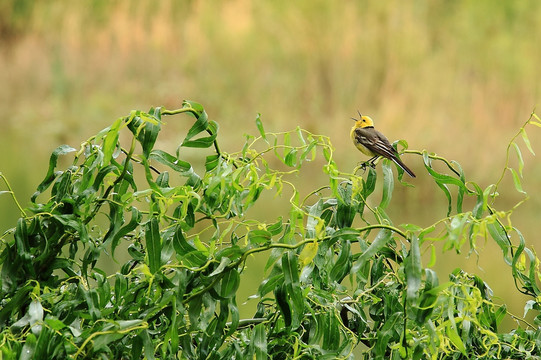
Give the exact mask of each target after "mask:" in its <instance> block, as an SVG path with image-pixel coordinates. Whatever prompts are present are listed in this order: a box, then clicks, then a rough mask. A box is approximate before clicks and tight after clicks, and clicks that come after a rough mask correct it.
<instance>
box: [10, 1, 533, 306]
mask: <svg viewBox="0 0 541 360" xmlns="http://www.w3.org/2000/svg"><path fill="white" fill-rule="evenodd" d="M540 18H541V2H538V1H534V0H525V1H511V0H508V1H489V0H470V1H431V2H425V1H411V2H401V1H390V2H380V1H334V2H331V1H322V0H301V1H295V2H289V1H283V0H280V1H267V2H262V1H251V0H233V1H196V0H194V1H173V0H161V1H151V0H140V1H137V2H133V1H127V0H120V1H114V2H113V1H106V0H100V1H86V2H76V1H70V2H65V1H30V0H3V1H2V3H1V4H0V69H1V70H0V82H1V84H2V86H1V87H0V112H1V117H0V154H1V157H0V171H1V172H2V173H3V174H4V175H6V176H7V178H8V179H9V180H10V182H11V184H12V186H13V188H14V190H15V191H16V194H17V197H18V199H19V201H20V202H21V203H22V204H23V205H24V204H26V203H27V202H28V199H29V197H30V195H31V194H32V193H33V191H34V190H35V187H36V186H37V184H38V183H39V182H40V181H41V179H42V177H43V176H44V174H45V172H46V169H47V166H48V158H49V155H50V152H51V151H52V150H53V149H54V148H55V147H56V146H58V145H60V144H64V143H66V144H69V145H71V146H74V147H77V146H78V144H79V143H80V142H81V141H83V140H85V139H87V138H88V137H90V136H92V135H93V134H95V133H96V132H97V131H99V130H101V129H102V128H104V127H106V126H108V125H109V124H110V123H111V122H112V121H113V120H114V119H116V118H118V117H119V116H123V115H126V114H128V113H129V111H130V110H132V109H140V110H145V111H146V110H148V108H150V107H151V106H161V105H163V106H165V107H166V108H168V109H175V108H178V107H180V104H181V101H182V100H183V99H191V100H194V101H197V102H200V103H202V104H203V106H204V107H205V108H206V110H207V113H208V114H209V117H210V118H211V119H213V120H216V121H218V123H219V124H220V134H221V135H220V136H221V137H220V138H219V139H220V141H221V147H222V149H223V150H224V151H225V152H233V151H237V150H239V146H240V145H239V144H241V143H242V142H243V134H244V133H252V134H256V133H257V130H256V128H255V125H254V119H255V116H256V114H257V113H258V112H260V113H261V114H262V119H263V121H264V124H265V128H266V130H267V131H286V130H292V129H294V128H295V127H296V126H300V127H302V128H305V129H307V130H309V131H312V132H314V133H320V134H325V135H328V136H330V138H331V140H332V142H333V144H334V146H335V148H336V152H335V154H336V161H337V163H338V165H339V167H340V168H341V169H342V170H343V171H351V170H352V169H353V167H354V166H355V165H356V164H357V163H358V162H359V161H361V160H366V158H364V157H363V155H362V154H360V153H359V152H357V151H356V150H355V149H354V147H353V145H352V144H351V143H350V139H349V129H350V128H351V126H352V125H353V122H352V121H351V120H350V117H352V116H356V113H357V110H360V111H361V112H362V113H363V114H366V115H370V116H371V117H372V118H373V119H374V120H375V123H376V127H377V128H378V129H379V130H381V131H382V132H383V133H385V134H386V135H387V137H389V139H390V140H391V141H394V140H396V139H406V140H407V141H408V143H409V146H410V148H411V149H418V150H423V149H427V150H428V151H430V152H435V153H438V154H439V155H441V156H444V157H446V158H448V159H450V160H456V161H458V162H459V163H460V164H461V165H462V166H463V168H464V170H465V172H466V176H467V178H468V179H470V180H472V181H475V182H478V183H479V184H480V185H481V186H483V187H486V186H488V185H489V184H491V183H494V182H496V181H497V179H498V177H499V176H500V174H501V171H502V169H503V166H504V163H505V151H506V147H507V144H508V141H509V139H510V138H511V137H512V136H513V135H514V134H515V133H516V131H517V130H518V129H519V128H520V126H521V124H522V123H524V122H525V121H526V120H527V119H528V117H529V115H530V113H531V112H532V110H533V109H534V108H535V106H536V105H537V104H539V103H540V100H541V46H540V44H541V27H539V26H538V24H539V19H540ZM169 121H177V120H169ZM187 126H188V125H187ZM528 133H529V136H530V139H531V141H532V146H533V148H534V150H535V151H536V152H537V153H541V129H538V128H534V127H531V128H528ZM181 136H182V135H181V134H178V133H175V132H172V131H168V129H167V126H166V127H165V128H164V131H163V133H162V134H161V138H162V139H161V141H166V142H167V141H169V142H171V143H175V141H180V139H181ZM523 149H524V152H523V155H524V157H525V161H526V167H525V170H524V177H525V179H524V183H523V185H524V188H525V190H526V191H527V192H529V194H530V196H531V199H530V200H529V201H528V202H527V203H526V204H525V205H523V206H522V207H520V208H519V209H518V210H517V211H516V212H515V214H514V217H513V224H514V225H516V226H517V227H518V228H519V229H521V231H522V232H523V233H524V235H525V236H526V239H527V241H528V243H529V245H530V246H533V247H536V246H538V245H537V244H538V239H537V231H539V229H538V227H539V222H538V219H539V214H540V210H541V195H539V193H538V189H539V188H541V181H540V180H541V165H540V162H539V161H538V158H536V157H532V156H530V155H529V154H528V153H527V150H526V149H525V147H523ZM403 160H404V162H406V164H408V166H409V167H411V168H412V169H413V170H414V171H415V172H416V173H417V178H416V179H414V180H407V181H409V182H411V183H413V184H415V186H416V188H404V187H401V186H398V185H397V186H396V188H395V194H394V197H393V200H392V202H391V205H390V210H389V213H390V215H391V216H392V218H393V219H395V223H396V224H400V223H404V222H408V223H415V224H419V225H422V226H428V225H429V224H431V223H433V222H435V221H437V220H438V219H440V218H443V217H444V216H445V212H446V200H445V197H444V196H443V193H441V192H440V190H438V189H437V188H436V186H434V184H433V183H432V181H431V180H430V177H429V176H428V174H427V173H426V171H425V170H424V168H423V165H422V159H421V158H420V157H418V156H413V155H406V156H404V157H403ZM3 186H4V185H3V184H2V185H0V191H1V190H5V188H4V187H3ZM500 194H501V196H500V198H499V200H498V202H497V206H498V207H499V208H500V209H504V210H505V209H508V208H510V207H511V206H513V205H514V204H515V203H516V202H517V201H519V200H520V199H521V196H520V195H519V194H518V193H517V192H516V191H515V190H514V188H513V185H512V181H510V179H507V181H506V182H504V185H503V187H502V188H500ZM269 199H272V198H269ZM465 210H467V209H465ZM18 216H19V214H18V212H17V209H16V207H15V205H14V203H13V202H12V200H11V199H10V198H9V197H8V196H6V195H2V196H0V232H3V231H5V230H6V229H8V228H10V227H13V226H14V225H15V221H16V219H17V217H18ZM479 246H480V247H481V248H485V249H484V250H482V251H483V252H482V254H481V257H480V259H479V261H478V259H477V258H476V257H475V256H471V257H470V258H469V259H466V254H465V253H464V254H461V255H458V256H457V255H456V254H452V253H445V254H441V253H438V266H439V269H440V272H439V275H440V280H441V281H444V280H445V279H446V274H447V272H448V271H451V270H452V269H454V268H455V267H457V266H462V267H464V268H465V269H467V270H468V271H471V272H475V273H476V274H478V275H479V276H481V277H482V278H483V279H485V280H487V281H488V283H489V284H490V285H491V286H492V288H493V289H494V291H495V295H496V296H498V297H501V298H502V301H505V302H508V303H510V304H511V310H512V311H513V312H514V313H516V315H519V316H520V315H522V308H523V305H524V300H525V299H523V298H520V297H517V296H515V295H511V294H515V293H516V292H515V291H514V289H512V288H513V283H512V279H511V277H510V270H509V268H507V266H506V265H505V264H504V263H503V261H502V260H501V254H500V252H499V249H498V247H497V246H495V245H494V244H492V243H490V242H489V243H486V244H485V243H483V242H482V241H481V242H480V243H479ZM466 251H467V249H466ZM259 275H261V274H259ZM254 281H257V283H258V281H259V278H258V279H255V280H254ZM240 302H242V299H241V300H240Z"/></svg>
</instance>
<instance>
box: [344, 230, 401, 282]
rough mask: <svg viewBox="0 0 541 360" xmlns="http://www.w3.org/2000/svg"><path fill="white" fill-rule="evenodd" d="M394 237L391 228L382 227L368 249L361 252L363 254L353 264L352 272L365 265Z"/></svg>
mask: <svg viewBox="0 0 541 360" xmlns="http://www.w3.org/2000/svg"><path fill="white" fill-rule="evenodd" d="M392 238H393V237H392V233H391V230H389V229H381V230H380V231H379V233H378V235H377V236H376V238H375V239H374V241H373V242H372V244H370V246H369V247H368V249H366V250H365V251H364V252H363V253H362V254H361V256H360V257H359V259H357V261H356V262H355V264H353V267H352V268H351V272H352V273H356V272H357V271H358V270H359V269H360V268H361V267H362V266H363V265H364V263H365V262H366V261H368V260H369V259H371V258H373V257H374V255H376V254H377V253H378V251H380V250H381V249H382V248H383V247H384V246H385V245H387V244H388V243H389V241H391V240H392Z"/></svg>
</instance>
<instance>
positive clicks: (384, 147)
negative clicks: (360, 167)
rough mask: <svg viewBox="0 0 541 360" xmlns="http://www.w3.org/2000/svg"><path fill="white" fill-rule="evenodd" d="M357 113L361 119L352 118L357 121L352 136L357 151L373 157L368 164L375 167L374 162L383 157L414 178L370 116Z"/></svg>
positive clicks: (352, 129)
mask: <svg viewBox="0 0 541 360" xmlns="http://www.w3.org/2000/svg"><path fill="white" fill-rule="evenodd" d="M357 113H358V114H359V119H355V118H352V119H353V120H354V121H355V125H353V127H352V128H351V133H350V135H351V140H353V144H355V146H356V147H357V149H359V150H360V151H361V152H362V153H363V154H365V155H368V156H372V158H371V159H369V160H368V161H367V162H366V163H368V164H370V165H374V161H375V160H376V159H377V158H378V157H380V156H382V157H384V158H386V159H389V160H392V161H393V162H394V163H395V164H396V165H398V166H399V167H400V168H402V170H404V171H405V172H406V173H407V174H408V175H409V176H411V177H413V178H414V177H415V174H414V173H413V171H411V170H410V169H409V168H408V167H407V166H406V164H404V163H403V162H402V161H401V160H400V158H399V157H398V152H397V151H396V149H395V148H394V147H393V146H392V145H391V143H390V142H389V140H387V138H386V137H385V135H383V134H382V133H380V132H379V131H377V130H376V129H374V121H373V120H372V119H371V118H370V117H369V116H363V115H361V113H360V112H359V111H357ZM366 163H365V164H366Z"/></svg>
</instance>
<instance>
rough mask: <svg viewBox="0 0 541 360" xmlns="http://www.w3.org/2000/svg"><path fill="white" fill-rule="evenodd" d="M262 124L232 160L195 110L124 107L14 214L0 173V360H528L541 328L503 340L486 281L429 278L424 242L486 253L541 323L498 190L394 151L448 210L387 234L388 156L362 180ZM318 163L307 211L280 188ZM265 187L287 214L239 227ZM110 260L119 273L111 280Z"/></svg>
mask: <svg viewBox="0 0 541 360" xmlns="http://www.w3.org/2000/svg"><path fill="white" fill-rule="evenodd" d="M182 114H184V115H182ZM164 116H183V117H184V119H191V120H193V121H194V122H193V125H192V126H191V128H190V129H189V131H188V132H187V134H186V136H185V138H184V139H183V141H182V142H181V144H180V145H179V147H178V148H177V149H176V152H174V153H169V152H166V151H164V150H161V149H158V148H157V147H156V144H157V138H158V135H159V132H160V130H161V127H162V125H163V122H162V117H164ZM527 124H535V125H537V126H540V125H541V121H540V120H539V118H538V117H537V116H536V115H535V114H532V116H531V118H530V119H529V120H528V122H527V123H526V124H525V125H524V127H522V128H521V129H520V132H519V133H518V135H517V137H518V136H520V135H521V136H522V138H523V140H524V142H525V144H526V147H527V148H528V149H530V150H531V147H530V144H529V141H528V137H527V135H526V131H525V126H526V125H527ZM256 125H257V128H258V130H259V135H258V136H250V135H247V136H246V141H245V144H244V146H243V147H242V149H241V150H240V151H238V152H236V153H228V152H225V151H222V150H221V149H220V147H219V144H218V137H217V135H218V124H217V123H216V122H214V121H209V119H208V117H207V114H206V112H205V111H204V109H203V107H202V106H201V105H199V104H197V103H194V102H191V101H185V102H184V103H183V106H182V108H180V109H178V110H165V109H162V108H152V109H150V111H148V112H142V111H133V112H132V113H131V114H130V115H129V116H126V117H123V118H119V119H117V120H116V121H114V122H113V124H112V125H111V126H109V127H108V128H106V129H104V130H102V131H101V132H99V133H98V134H97V135H95V136H93V137H91V138H90V139H89V140H87V141H85V142H83V143H82V144H81V147H80V148H79V149H78V150H77V149H74V148H71V147H69V146H66V145H63V146H60V147H58V148H57V149H56V150H55V151H54V152H53V154H52V155H51V158H50V163H49V169H48V172H47V174H46V176H45V179H44V180H43V181H42V183H41V184H39V186H38V188H37V191H36V193H35V194H34V195H33V196H32V198H31V200H32V202H31V205H30V206H29V207H27V208H26V209H23V208H22V207H21V206H20V205H19V203H18V202H17V200H16V198H15V195H14V194H13V192H12V191H11V189H10V187H9V184H8V182H7V179H5V178H4V177H3V176H2V179H3V181H4V184H5V186H6V187H7V190H6V191H4V192H3V193H4V195H6V194H7V195H11V196H12V197H13V199H14V200H15V203H16V204H17V206H18V207H19V209H20V211H21V214H22V217H21V218H20V219H19V221H18V222H17V225H16V227H15V228H14V229H12V230H10V231H8V232H6V233H5V234H4V235H3V236H2V243H1V256H0V264H1V265H2V270H1V293H0V299H1V307H0V324H1V332H0V350H1V353H0V354H1V355H2V358H3V359H16V358H18V359H30V358H36V359H45V358H67V359H84V358H103V359H106V358H111V359H113V358H114V359H121V358H131V359H142V358H146V359H155V358H164V359H165V358H182V359H201V358H204V359H222V358H228V359H229V358H236V359H245V358H256V359H266V358H269V357H271V358H273V359H292V358H314V357H316V356H317V357H318V358H322V359H323V358H328V359H336V358H342V359H348V358H353V357H354V354H356V355H355V356H357V357H360V358H366V359H372V358H374V359H388V358H391V359H400V358H413V359H424V358H431V359H439V358H453V359H471V358H480V359H494V358H513V359H522V358H524V359H526V358H539V356H540V353H539V347H540V345H541V344H540V342H541V331H540V329H539V325H540V323H541V318H540V317H539V315H537V316H536V318H535V323H534V324H529V323H527V322H526V321H525V320H524V319H521V321H520V323H517V324H520V326H519V325H517V327H516V329H514V330H513V331H511V332H508V333H504V332H501V331H500V330H499V325H500V323H501V321H502V319H503V318H504V317H505V316H507V315H508V314H507V311H506V307H505V305H498V304H496V303H495V302H494V301H493V299H492V294H491V290H490V288H489V286H488V284H486V283H485V282H484V281H483V280H482V279H481V278H479V277H478V276H476V275H473V274H468V273H466V272H464V271H462V270H461V269H456V270H455V271H453V272H452V273H451V274H449V276H448V278H447V276H446V279H445V280H444V281H441V280H440V277H438V275H437V274H436V272H435V271H434V270H432V269H431V267H433V265H434V264H435V262H436V256H435V254H434V253H433V255H432V257H431V258H430V264H429V265H428V266H426V265H425V266H423V261H422V256H421V254H422V253H423V251H424V250H425V249H427V248H431V247H432V244H433V243H434V242H436V241H440V242H444V244H445V248H446V249H456V250H459V249H461V248H462V247H464V246H465V244H469V246H470V249H475V248H476V246H475V245H476V242H477V240H478V239H485V238H488V239H491V241H495V242H496V243H497V244H498V245H499V247H500V248H501V254H502V257H503V259H504V260H505V262H506V263H507V265H508V266H509V267H508V271H510V272H511V273H512V275H513V277H514V279H515V283H516V290H517V291H519V292H522V293H524V294H527V295H529V296H531V300H530V301H528V303H527V304H526V307H525V310H526V311H534V312H536V314H537V313H538V311H539V294H540V293H541V291H540V289H539V287H538V284H537V281H538V278H539V275H540V273H539V268H538V266H539V260H538V259H537V257H536V255H535V253H534V251H533V250H531V249H529V248H527V247H526V245H525V241H524V239H523V237H522V235H521V233H520V232H519V231H518V229H516V228H515V227H513V226H512V224H511V221H510V216H511V213H512V211H513V209H511V210H508V211H501V210H498V209H496V208H495V207H494V199H495V198H496V196H497V193H498V187H499V182H497V183H496V184H495V185H491V186H489V187H487V188H486V189H482V188H481V187H480V186H479V185H477V184H476V183H474V182H472V181H466V178H465V175H464V173H463V172H462V169H461V168H460V165H459V164H458V163H456V162H454V161H448V160H446V159H445V158H443V157H439V156H436V155H435V154H431V153H429V152H427V151H413V150H404V149H403V151H407V152H408V153H412V154H418V155H419V156H422V158H423V161H424V166H425V169H426V172H425V176H430V177H431V178H432V179H433V180H434V184H435V185H436V186H438V187H439V188H441V190H442V191H443V194H444V196H445V197H446V199H447V201H448V213H447V215H446V216H445V217H444V218H442V219H439V220H437V221H436V222H434V224H433V225H431V226H428V227H421V226H418V225H415V224H405V225H400V226H397V225H394V224H393V222H392V219H391V218H390V217H389V216H388V215H387V213H386V209H387V208H388V207H389V206H391V197H392V194H393V189H394V186H395V178H394V174H393V170H392V169H393V165H392V163H390V162H389V161H388V160H384V161H382V169H383V172H382V173H383V176H382V177H383V178H382V179H378V178H377V173H376V171H375V170H374V169H372V168H369V169H367V171H366V172H365V173H364V174H362V176H359V175H356V174H355V171H353V172H350V173H348V172H344V171H341V170H340V169H338V167H337V165H336V163H335V162H334V160H333V147H332V145H331V143H330V141H329V138H328V137H325V136H321V135H314V134H311V133H309V132H307V131H305V130H303V129H300V128H297V129H295V130H293V131H290V132H285V133H268V132H266V131H265V130H264V128H263V124H262V122H261V119H260V118H259V117H257V119H256ZM515 139H516V137H515V138H514V139H513V140H512V142H511V143H510V146H509V151H508V157H509V156H511V155H512V154H511V151H513V150H514V151H515V154H516V155H517V157H518V159H519V167H518V169H516V170H515V169H513V168H511V167H509V166H508V165H506V169H505V171H504V172H506V171H508V170H509V172H510V173H511V175H512V176H513V179H514V180H515V187H516V188H517V190H519V191H521V192H522V191H523V190H522V187H521V184H520V176H521V173H522V167H523V162H522V156H521V151H520V148H519V146H518V144H517V142H515ZM396 145H400V146H401V147H403V148H405V147H406V146H407V144H406V143H405V142H404V141H400V142H399V143H398V144H396ZM184 148H196V149H200V150H201V153H202V154H203V155H201V158H200V162H201V163H203V162H204V168H203V166H200V167H201V170H200V171H197V170H196V169H194V166H192V164H190V163H189V162H187V161H185V159H184V158H183V156H182V154H181V152H182V151H183V149H184ZM209 149H211V150H212V151H213V152H212V153H211V154H210V155H209ZM72 153H74V156H73V160H72V162H71V165H69V166H67V167H65V168H64V169H58V166H57V162H58V159H59V157H60V156H67V155H68V154H72ZM320 157H322V158H323V159H324V160H323V161H324V165H323V167H322V171H323V172H324V173H325V174H326V178H327V179H328V182H327V183H326V184H324V186H322V187H320V188H318V189H314V190H313V191H306V189H303V192H306V193H308V195H307V196H306V197H304V198H302V199H301V195H300V193H299V191H298V190H297V188H296V187H295V186H294V184H293V183H292V182H290V181H289V180H288V176H290V174H291V173H294V172H302V171H303V165H304V164H305V162H307V161H313V160H316V159H317V158H320ZM277 160H278V161H279V163H280V164H281V165H279V166H274V165H271V164H276V162H277ZM508 160H509V159H508ZM436 163H438V166H437V167H438V168H441V167H442V166H441V165H443V168H444V169H445V170H444V171H442V170H436V167H434V166H433V165H435V164H436ZM440 163H441V164H440ZM507 164H509V161H508V162H507ZM397 170H398V180H399V182H400V184H405V183H403V182H402V180H401V179H402V175H403V174H402V172H401V170H400V169H397ZM378 181H380V182H381V183H382V189H383V190H382V198H381V201H377V200H375V199H373V193H374V190H375V186H376V182H378ZM500 181H501V180H500ZM500 190H501V189H500ZM264 191H275V192H276V193H277V194H283V193H286V192H287V193H288V196H289V204H290V207H289V211H288V212H286V213H284V214H283V215H282V216H280V217H278V218H275V219H264V220H260V219H256V218H253V217H251V216H249V213H247V211H248V209H249V208H250V207H252V206H253V205H254V204H256V203H258V202H259V201H262V198H261V197H260V195H261V194H262V192H264ZM466 197H470V198H472V199H473V201H472V203H473V206H472V207H471V209H464V199H465V198H466ZM40 198H45V200H43V201H42V202H40V201H39V200H38V199H40ZM374 204H377V205H374ZM397 206H399V205H397ZM121 249H122V251H126V252H127V254H128V256H127V257H126V256H125V254H123V256H122V258H127V260H126V261H121V262H120V260H119V258H120V257H121V256H119V251H120V250H121ZM256 253H266V254H268V260H267V263H266V265H265V272H266V273H265V278H264V279H262V280H261V282H260V284H259V286H258V287H257V289H256V288H254V289H253V293H254V297H253V298H254V299H256V301H257V302H258V306H257V311H256V313H255V314H253V316H252V317H249V318H242V319H241V316H240V313H239V305H238V303H237V291H238V289H239V285H240V284H241V281H243V276H242V275H243V272H244V271H245V269H246V261H247V259H248V258H249V257H250V256H251V255H253V254H256ZM480 256H482V255H480ZM104 261H117V262H119V264H118V271H115V272H113V273H107V272H105V271H104V270H103V269H102V268H100V265H99V264H100V262H104ZM502 271H504V270H502Z"/></svg>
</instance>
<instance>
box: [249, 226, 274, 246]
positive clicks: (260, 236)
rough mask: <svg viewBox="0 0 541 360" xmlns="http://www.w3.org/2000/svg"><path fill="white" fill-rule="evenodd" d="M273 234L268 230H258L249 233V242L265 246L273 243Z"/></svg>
mask: <svg viewBox="0 0 541 360" xmlns="http://www.w3.org/2000/svg"><path fill="white" fill-rule="evenodd" d="M271 239H272V234H271V233H270V232H269V231H268V230H263V229H256V230H251V231H250V232H249V233H248V242H249V243H250V244H253V245H263V244H267V243H269V242H270V241H271Z"/></svg>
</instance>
